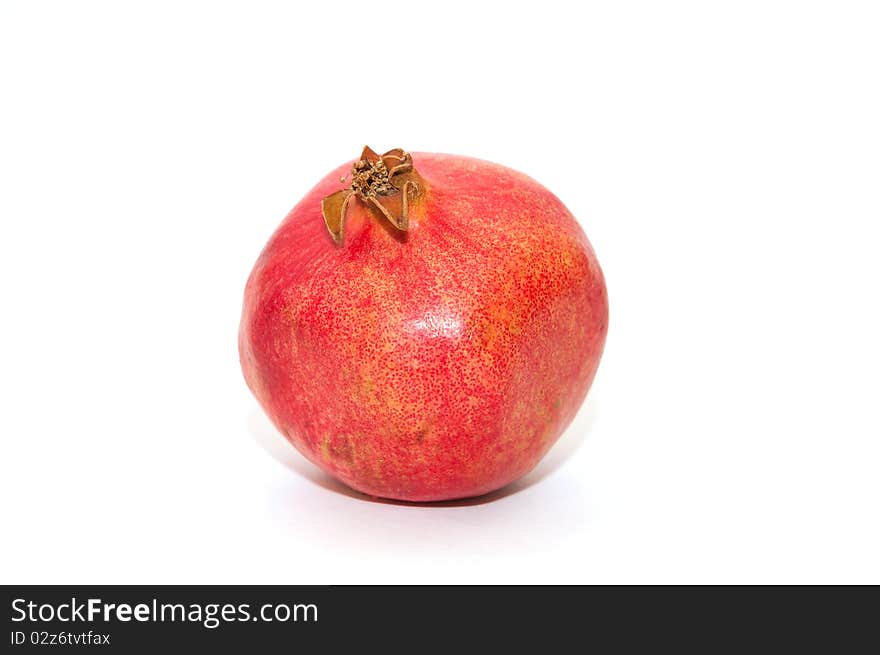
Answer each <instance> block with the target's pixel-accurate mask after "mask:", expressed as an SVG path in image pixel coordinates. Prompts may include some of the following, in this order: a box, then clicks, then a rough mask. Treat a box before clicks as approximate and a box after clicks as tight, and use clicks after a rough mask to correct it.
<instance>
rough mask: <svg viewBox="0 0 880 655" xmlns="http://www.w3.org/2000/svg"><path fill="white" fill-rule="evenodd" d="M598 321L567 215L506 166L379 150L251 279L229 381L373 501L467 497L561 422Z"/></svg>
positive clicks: (504, 475) (592, 362)
mask: <svg viewBox="0 0 880 655" xmlns="http://www.w3.org/2000/svg"><path fill="white" fill-rule="evenodd" d="M607 325H608V301H607V295H606V291H605V282H604V279H603V276H602V271H601V270H600V268H599V263H598V262H597V261H596V256H595V255H594V253H593V250H592V248H591V247H590V244H589V242H588V241H587V238H586V236H585V235H584V233H583V231H581V229H580V227H579V226H578V224H577V222H576V221H575V219H574V218H573V217H572V215H571V214H570V213H569V212H568V210H567V209H566V208H565V206H564V205H563V204H562V203H561V202H560V201H559V199H557V198H556V196H554V195H553V194H552V193H550V192H549V191H548V190H547V189H545V188H544V187H542V186H541V185H540V184H538V183H537V182H535V181H534V180H532V179H531V178H529V177H526V176H525V175H523V174H521V173H517V172H515V171H513V170H510V169H508V168H504V167H502V166H498V165H496V164H491V163H488V162H485V161H480V160H476V159H469V158H466V157H458V156H453V155H442V154H428V153H413V154H412V155H410V154H409V153H406V152H404V151H402V150H399V149H398V150H392V151H389V152H387V153H385V154H384V155H377V154H376V153H374V152H373V151H372V150H370V149H369V148H365V149H364V152H363V154H362V155H361V158H360V159H359V160H358V161H356V162H353V163H348V164H345V165H344V166H341V167H340V168H338V169H337V170H335V171H333V172H332V173H330V174H329V175H328V176H327V177H325V178H324V179H323V180H322V181H321V182H320V183H318V185H317V186H316V187H315V188H314V189H312V190H311V191H310V192H309V194H308V195H307V196H306V197H305V198H304V199H303V200H302V201H301V202H300V203H299V204H298V205H297V206H296V207H294V208H293V210H292V211H291V212H290V214H288V216H287V218H286V219H285V220H284V222H283V223H282V224H281V226H280V227H279V228H278V230H277V231H276V232H275V234H274V235H273V236H272V238H271V239H270V240H269V243H268V244H267V245H266V247H265V249H264V250H263V252H262V254H261V255H260V257H259V259H258V260H257V263H256V265H255V266H254V269H253V272H252V273H251V276H250V279H249V280H248V283H247V288H246V290H245V297H244V310H243V314H242V320H241V329H240V335H239V350H240V356H241V365H242V369H243V371H244V376H245V379H246V380H247V383H248V386H249V387H250V388H251V390H252V391H253V393H254V395H255V396H256V397H257V399H258V400H259V402H260V404H261V405H262V407H263V408H264V409H265V411H266V413H267V414H268V415H269V417H270V418H271V419H272V421H273V422H274V423H275V425H276V426H277V427H278V429H279V430H281V432H282V433H283V434H284V435H285V436H286V437H287V439H289V440H290V442H291V443H292V444H293V445H294V446H295V447H296V448H297V449H298V450H299V451H300V452H301V453H302V454H303V455H305V456H306V457H307V458H308V459H309V460H311V461H312V462H314V463H315V464H316V465H318V466H320V467H321V468H322V469H324V470H325V471H326V472H328V473H329V474H330V475H333V476H335V477H336V478H338V479H339V480H341V481H343V482H344V483H346V484H347V485H349V486H351V487H353V488H355V489H357V490H359V491H361V492H363V493H365V494H369V495H372V496H380V497H384V498H392V499H398V500H407V501H437V500H449V499H455V498H465V497H469V496H477V495H480V494H484V493H487V492H489V491H493V490H495V489H498V488H500V487H503V486H504V485H506V484H508V483H509V482H512V481H513V480H516V479H517V478H519V477H520V476H522V475H524V474H525V473H527V472H528V471H529V470H530V469H532V468H533V467H534V466H535V464H537V462H538V461H539V460H540V459H541V457H542V456H543V455H544V454H545V453H546V452H547V450H548V449H549V448H550V447H551V446H552V445H553V443H554V442H555V441H556V439H557V438H558V437H559V435H560V434H561V433H562V431H563V429H564V428H565V427H566V426H567V425H568V423H569V422H570V421H571V419H572V418H573V417H574V414H575V412H576V411H577V409H578V407H579V406H580V405H581V403H582V401H583V399H584V396H585V395H586V393H587V390H588V389H589V387H590V384H591V382H592V380H593V376H594V375H595V373H596V368H597V366H598V364H599V358H600V356H601V354H602V348H603V346H604V343H605V333H606V330H607Z"/></svg>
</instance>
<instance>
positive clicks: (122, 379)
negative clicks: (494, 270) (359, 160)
mask: <svg viewBox="0 0 880 655" xmlns="http://www.w3.org/2000/svg"><path fill="white" fill-rule="evenodd" d="M878 33H880V9H878V6H877V5H876V3H870V2H865V3H855V2H766V1H764V2H738V3H702V2H671V3H652V2H616V3H599V4H583V3H570V2H564V3H561V2H549V1H546V0H545V1H544V2H540V3H524V4H517V3H511V2H504V3H476V2H468V3H457V2H442V3H441V2H435V3H417V2H394V1H391V2H383V3H364V2H359V3H344V2H338V1H336V2H326V3H325V2H312V3H282V4H278V5H274V4H265V3H253V2H248V3H238V4H231V3H203V4H199V3H180V2H167V3H163V2H153V3H141V4H140V5H139V6H135V5H134V3H112V2H105V3H97V2H81V3H63V2H56V3H31V2H4V3H3V4H2V5H0V98H2V101H0V285H2V298H3V320H2V323H0V337H2V360H0V405H2V409H0V438H2V453H0V504H2V505H0V507H2V516H0V520H2V526H3V528H2V535H3V536H2V538H0V581H2V582H4V583H25V582H31V583H65V582H71V583H81V582H100V583H153V582H165V583H343V582H348V583H359V582H463V583H468V582H474V583H484V582H603V583H605V582H614V583H632V582H688V583H704V582H732V583H740V582H742V583H745V582H749V583H753V582H765V583H775V582H873V583H880V558H878V556H877V553H878V552H880V526H878V514H880V513H878V500H880V477H878V466H880V445H878V437H880V419H878V391H880V388H878V387H880V382H878V367H880V348H878V335H880V310H878V297H880V293H878V283H880V264H878V251H880V239H878V235H880V227H878V226H880V186H878V182H880V157H878V153H880V120H878V117H880V85H878V79H880V40H878V38H877V35H878ZM365 143H368V144H370V145H372V146H373V147H374V148H377V149H380V150H384V149H388V148H392V147H396V146H401V147H404V148H406V149H408V150H413V151H440V152H453V153H460V154H466V155H471V156H476V157H481V158H484V159H489V160H493V161H497V162H499V163H502V164H505V165H508V166H511V167H513V168H516V169H519V170H522V171H524V172H526V173H528V174H529V175H531V176H532V177H534V178H536V179H537V180H539V181H540V182H542V183H543V184H545V185H546V186H548V187H549V188H550V189H551V190H553V191H554V192H555V193H556V194H557V195H558V196H559V197H560V198H561V199H562V200H563V202H565V203H566V204H567V205H568V207H569V208H570V209H571V210H572V212H573V213H574V214H575V215H576V216H577V217H578V218H579V220H580V221H581V223H582V225H583V226H584V228H585V230H586V231H587V234H588V235H589V237H590V239H591V241H592V242H593V245H594V247H595V249H596V251H597V254H598V256H599V259H600V261H601V263H602V265H603V267H604V270H605V274H606V277H607V282H608V291H609V297H610V302H611V322H610V331H609V338H608V344H607V349H606V353H605V357H604V359H603V361H602V364H601V366H600V369H599V374H598V376H597V378H596V381H595V384H594V386H593V390H592V391H591V393H590V396H589V397H588V399H587V402H586V404H585V406H584V408H583V409H582V411H581V414H580V415H579V416H578V418H577V420H576V421H575V423H574V424H573V426H572V427H571V428H570V429H569V430H568V431H567V433H566V434H565V435H564V436H563V438H562V440H561V441H560V442H559V443H558V444H557V446H556V447H555V448H554V450H553V451H552V452H551V454H550V455H549V456H548V457H547V459H546V460H545V461H544V462H543V463H542V464H541V465H540V466H539V468H538V469H537V470H536V471H535V472H534V473H532V474H531V475H530V476H529V477H528V478H526V479H525V480H524V481H522V482H521V483H519V484H517V485H515V486H514V487H512V488H509V489H507V490H505V491H504V492H503V493H501V494H496V495H495V496H493V497H491V498H490V499H489V500H488V501H487V502H478V503H467V504H462V505H453V506H442V507H419V506H407V505H395V504H389V503H380V502H374V501H370V500H367V499H365V498H363V497H359V496H356V495H354V494H352V493H348V492H346V491H345V490H343V489H342V488H340V487H339V486H338V485H336V484H335V483H333V482H331V481H330V480H329V479H327V478H325V477H324V476H323V475H322V474H321V473H319V472H318V471H317V469H314V468H313V467H312V466H311V465H309V464H308V463H306V462H305V461H304V460H303V459H302V458H301V457H300V456H299V455H298V454H297V453H296V452H294V451H293V450H292V448H290V447H288V446H287V445H286V443H285V442H284V441H283V440H282V439H281V438H280V437H279V436H278V435H277V434H276V433H275V431H274V430H273V428H272V427H271V426H270V425H269V423H268V422H267V420H266V419H265V418H264V417H263V415H262V414H261V412H260V411H259V409H258V407H257V404H256V401H255V400H254V399H253V398H252V396H251V394H250V393H249V391H248V390H247V388H246V386H245V384H244V382H243V380H242V377H241V374H240V371H239V366H238V354H237V347H236V334H237V329H238V318H239V312H240V302H241V295H242V291H243V287H244V282H245V279H246V277H247V274H248V272H249V270H250V267H251V266H252V264H253V262H254V260H255V259H256V257H257V254H258V253H259V251H260V249H261V248H262V246H263V244H264V243H265V241H266V240H267V238H268V237H269V235H270V233H271V232H272V230H274V228H275V227H276V225H277V224H278V223H279V221H280V220H281V219H282V218H283V216H284V215H285V214H286V213H287V211H288V210H289V209H290V208H291V207H292V206H293V205H294V204H295V203H296V202H297V201H298V200H299V198H300V197H301V196H302V195H303V194H304V193H305V192H306V191H307V190H308V189H309V188H310V187H311V186H312V185H313V184H314V183H315V182H317V181H318V180H319V179H320V178H321V177H322V176H323V175H325V174H326V173H327V172H328V171H329V170H330V169H332V168H333V167H335V166H336V165H338V164H339V163H341V162H343V161H345V160H347V159H350V158H352V157H354V156H355V155H357V154H358V153H359V152H360V148H361V147H362V146H363V145H364V144H365Z"/></svg>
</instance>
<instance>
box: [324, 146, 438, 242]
mask: <svg viewBox="0 0 880 655" xmlns="http://www.w3.org/2000/svg"><path fill="white" fill-rule="evenodd" d="M351 178H352V179H351V186H349V188H347V189H341V190H339V191H337V192H336V193H331V194H330V195H329V196H327V197H326V198H324V200H323V202H322V203H321V212H322V213H323V214H324V222H325V223H326V224H327V230H329V232H330V236H332V237H333V241H335V242H336V243H337V244H339V243H342V228H343V225H344V223H345V213H346V211H347V210H348V204H349V202H350V201H351V199H352V198H356V199H357V200H359V201H360V202H362V203H364V205H365V206H367V207H369V208H370V209H372V210H374V211H376V212H378V213H379V214H381V215H382V216H384V217H385V218H387V219H388V221H389V222H390V223H391V224H392V225H393V226H394V227H396V228H397V229H398V230H401V231H403V232H406V231H407V230H408V229H409V204H410V202H411V201H412V200H414V199H415V198H416V197H417V196H418V195H419V194H420V193H421V192H422V185H421V184H420V182H419V181H417V180H419V178H418V174H417V173H416V172H415V170H414V169H413V164H412V156H411V155H410V154H409V153H408V152H404V151H403V150H401V149H400V148H395V149H394V150H389V151H388V152H386V153H385V154H383V155H378V154H376V153H375V152H374V151H373V150H372V149H371V148H370V147H369V146H364V151H363V152H362V153H361V158H360V159H359V160H358V161H356V162H355V163H354V166H352V168H351ZM345 179H346V178H343V181H345Z"/></svg>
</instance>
